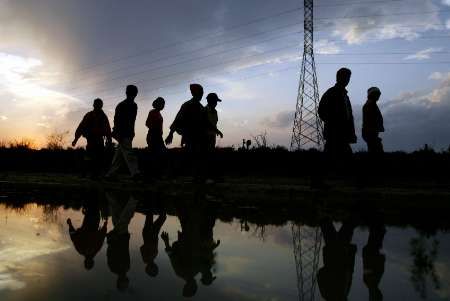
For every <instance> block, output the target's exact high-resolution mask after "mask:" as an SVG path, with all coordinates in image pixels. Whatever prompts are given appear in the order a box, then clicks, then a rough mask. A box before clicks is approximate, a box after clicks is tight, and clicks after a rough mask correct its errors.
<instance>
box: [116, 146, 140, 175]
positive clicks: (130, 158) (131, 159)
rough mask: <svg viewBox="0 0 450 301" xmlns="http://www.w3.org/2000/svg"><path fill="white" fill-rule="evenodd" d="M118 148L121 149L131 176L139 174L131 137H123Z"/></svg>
mask: <svg viewBox="0 0 450 301" xmlns="http://www.w3.org/2000/svg"><path fill="white" fill-rule="evenodd" d="M120 148H121V149H122V154H123V158H124V160H125V163H126V165H127V166H128V170H129V171H130V174H131V176H132V177H134V176H135V175H137V174H139V168H138V161H137V157H136V154H135V153H134V151H133V146H132V139H128V138H127V139H123V140H122V143H121V144H120Z"/></svg>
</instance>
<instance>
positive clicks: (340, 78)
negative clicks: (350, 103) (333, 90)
mask: <svg viewBox="0 0 450 301" xmlns="http://www.w3.org/2000/svg"><path fill="white" fill-rule="evenodd" d="M351 76H352V71H350V69H348V68H341V69H339V70H338V71H337V73H336V83H337V84H338V85H339V86H341V87H344V88H345V87H347V85H348V83H349V82H350V77H351Z"/></svg>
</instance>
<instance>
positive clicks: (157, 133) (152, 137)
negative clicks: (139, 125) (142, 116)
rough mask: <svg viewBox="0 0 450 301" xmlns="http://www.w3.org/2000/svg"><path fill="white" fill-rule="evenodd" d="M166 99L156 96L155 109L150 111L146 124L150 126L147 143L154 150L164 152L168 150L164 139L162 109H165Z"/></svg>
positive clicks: (153, 104)
mask: <svg viewBox="0 0 450 301" xmlns="http://www.w3.org/2000/svg"><path fill="white" fill-rule="evenodd" d="M165 104H166V101H165V100H164V98H162V97H158V98H156V99H155V100H154V101H153V103H152V106H153V110H151V111H150V112H149V113H148V117H147V121H146V122H145V125H146V126H147V128H148V133H147V145H148V148H149V149H150V150H151V151H152V152H162V151H165V150H166V146H165V144H164V139H163V117H162V115H161V111H162V110H163V109H164V106H165Z"/></svg>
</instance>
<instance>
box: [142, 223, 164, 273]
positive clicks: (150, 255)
mask: <svg viewBox="0 0 450 301" xmlns="http://www.w3.org/2000/svg"><path fill="white" fill-rule="evenodd" d="M166 218H167V216H166V214H161V215H159V216H158V218H157V219H156V220H155V221H153V214H147V215H146V217H145V224H144V228H143V229H142V238H143V240H144V244H143V245H142V246H141V255H142V260H143V261H144V263H145V264H146V267H145V272H146V273H147V275H149V276H150V277H156V276H157V275H158V272H159V268H158V265H157V264H156V263H155V258H156V256H158V241H159V232H160V231H161V228H162V226H163V225H164V222H165V221H166Z"/></svg>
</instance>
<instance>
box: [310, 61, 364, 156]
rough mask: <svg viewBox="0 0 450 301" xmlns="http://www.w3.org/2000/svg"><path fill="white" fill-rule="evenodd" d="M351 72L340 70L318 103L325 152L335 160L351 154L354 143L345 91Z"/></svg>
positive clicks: (350, 110) (351, 117)
mask: <svg viewBox="0 0 450 301" xmlns="http://www.w3.org/2000/svg"><path fill="white" fill-rule="evenodd" d="M350 77H351V71H350V70H349V69H347V68H341V69H339V70H338V71H337V73H336V84H335V85H334V86H333V87H331V88H330V89H328V90H327V91H326V92H325V94H324V95H323V96H322V98H321V100H320V103H319V110H318V112H319V117H320V119H321V120H322V121H323V122H324V130H323V136H324V139H325V152H326V153H329V154H330V155H332V157H334V158H335V159H338V158H343V157H348V156H349V155H350V154H351V153H352V148H351V147H350V144H352V143H356V135H355V125H354V121H353V113H352V105H351V103H350V98H349V97H348V95H347V90H346V89H345V88H346V87H347V85H348V83H349V82H350Z"/></svg>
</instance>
